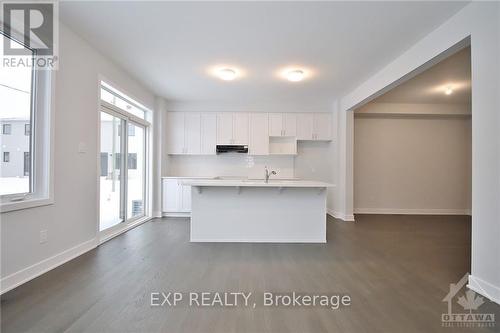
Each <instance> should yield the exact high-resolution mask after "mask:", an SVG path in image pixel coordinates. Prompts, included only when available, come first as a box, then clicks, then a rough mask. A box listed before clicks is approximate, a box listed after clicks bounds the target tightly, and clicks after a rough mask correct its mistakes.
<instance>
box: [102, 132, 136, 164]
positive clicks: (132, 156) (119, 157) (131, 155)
mask: <svg viewBox="0 0 500 333" xmlns="http://www.w3.org/2000/svg"><path fill="white" fill-rule="evenodd" d="M129 136H130V135H129ZM114 155H115V168H116V169H119V168H120V166H121V163H122V154H121V153H115V154H114ZM106 159H107V157H106ZM127 163H128V168H129V169H137V154H136V153H129V154H128V158H127Z"/></svg>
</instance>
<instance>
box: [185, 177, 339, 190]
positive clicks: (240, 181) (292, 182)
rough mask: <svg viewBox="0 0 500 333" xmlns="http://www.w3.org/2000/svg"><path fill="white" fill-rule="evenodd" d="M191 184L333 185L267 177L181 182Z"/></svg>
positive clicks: (217, 185) (219, 185)
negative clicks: (266, 180) (266, 178)
mask: <svg viewBox="0 0 500 333" xmlns="http://www.w3.org/2000/svg"><path fill="white" fill-rule="evenodd" d="M182 183H183V184H185V185H191V186H202V187H203V186H209V187H313V188H317V187H334V186H335V185H333V184H329V183H325V182H320V181H314V180H283V179H269V183H266V182H264V180H259V179H255V180H253V179H252V180H251V179H190V180H185V181H183V182H182Z"/></svg>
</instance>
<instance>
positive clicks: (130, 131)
mask: <svg viewBox="0 0 500 333" xmlns="http://www.w3.org/2000/svg"><path fill="white" fill-rule="evenodd" d="M120 126H121V125H118V136H120V132H121V131H122V129H121V127H120ZM134 135H135V127H134V126H132V125H130V124H129V125H128V136H134Z"/></svg>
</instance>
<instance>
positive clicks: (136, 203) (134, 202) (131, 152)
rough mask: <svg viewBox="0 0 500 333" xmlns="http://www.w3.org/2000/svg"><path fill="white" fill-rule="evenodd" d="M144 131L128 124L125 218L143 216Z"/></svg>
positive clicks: (144, 182)
mask: <svg viewBox="0 0 500 333" xmlns="http://www.w3.org/2000/svg"><path fill="white" fill-rule="evenodd" d="M144 154H145V131H144V128H143V127H141V126H137V125H134V124H129V129H128V158H127V165H128V173H127V177H128V191H127V212H128V213H127V215H128V216H127V217H128V218H133V217H138V216H143V215H144V204H145V200H144V198H145V190H144V186H145V184H146V172H145V171H146V170H145V155H144Z"/></svg>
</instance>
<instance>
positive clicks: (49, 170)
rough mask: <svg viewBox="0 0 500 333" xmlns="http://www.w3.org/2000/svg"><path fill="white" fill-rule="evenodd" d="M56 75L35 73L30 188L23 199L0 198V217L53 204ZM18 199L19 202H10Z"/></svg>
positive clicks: (16, 195) (14, 196)
mask: <svg viewBox="0 0 500 333" xmlns="http://www.w3.org/2000/svg"><path fill="white" fill-rule="evenodd" d="M55 80H56V75H55V72H54V71H52V70H50V71H49V70H39V71H36V75H35V87H36V88H35V90H34V94H35V95H36V96H35V101H34V103H35V113H34V114H33V116H32V121H33V125H32V131H33V132H32V138H31V141H33V143H32V149H34V151H33V152H32V154H31V158H32V159H33V160H32V165H33V166H34V167H33V169H32V170H31V174H32V178H33V188H32V191H33V192H31V193H28V194H26V195H24V196H23V195H22V194H12V195H3V196H0V213H5V212H10V211H15V210H21V209H28V208H33V207H39V206H46V205H51V204H53V203H54V145H55V141H54V133H55V94H56V92H55V90H56V83H55ZM12 198H21V199H22V200H19V201H17V200H12Z"/></svg>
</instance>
